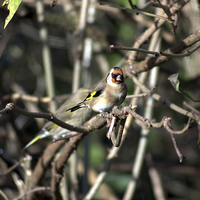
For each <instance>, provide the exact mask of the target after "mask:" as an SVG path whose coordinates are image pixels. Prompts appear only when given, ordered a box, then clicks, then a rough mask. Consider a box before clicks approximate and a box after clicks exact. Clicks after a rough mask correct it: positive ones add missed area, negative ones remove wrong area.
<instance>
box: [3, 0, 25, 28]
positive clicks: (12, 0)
mask: <svg viewBox="0 0 200 200" xmlns="http://www.w3.org/2000/svg"><path fill="white" fill-rule="evenodd" d="M21 1H22V0H5V1H4V2H3V4H2V6H4V5H6V4H8V7H7V9H8V10H9V15H8V17H7V18H6V20H5V25H4V29H5V28H6V26H7V25H8V23H9V22H10V20H11V19H12V18H13V16H14V14H15V12H16V11H17V9H18V7H19V5H20V3H21Z"/></svg>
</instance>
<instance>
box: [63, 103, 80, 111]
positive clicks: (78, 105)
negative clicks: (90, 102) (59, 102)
mask: <svg viewBox="0 0 200 200" xmlns="http://www.w3.org/2000/svg"><path fill="white" fill-rule="evenodd" d="M81 107H82V106H81V105H80V104H77V105H76V106H74V107H72V108H69V109H67V110H66V112H67V111H69V110H70V111H71V112H74V111H75V110H78V109H79V108H81Z"/></svg>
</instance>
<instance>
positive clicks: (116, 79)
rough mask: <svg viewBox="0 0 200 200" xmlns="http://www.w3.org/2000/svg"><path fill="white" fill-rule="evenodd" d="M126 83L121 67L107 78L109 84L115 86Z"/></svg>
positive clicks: (116, 68)
mask: <svg viewBox="0 0 200 200" xmlns="http://www.w3.org/2000/svg"><path fill="white" fill-rule="evenodd" d="M123 82H124V76H123V71H122V69H121V68H120V67H114V68H112V69H111V70H110V72H109V74H108V76H107V83H108V84H110V85H113V86H117V85H120V84H122V83H123Z"/></svg>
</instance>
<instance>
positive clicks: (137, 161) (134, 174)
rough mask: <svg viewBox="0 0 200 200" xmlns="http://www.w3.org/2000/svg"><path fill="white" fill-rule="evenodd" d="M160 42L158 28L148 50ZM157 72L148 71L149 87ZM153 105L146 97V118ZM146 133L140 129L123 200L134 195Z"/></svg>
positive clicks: (155, 80) (152, 84)
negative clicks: (129, 178)
mask: <svg viewBox="0 0 200 200" xmlns="http://www.w3.org/2000/svg"><path fill="white" fill-rule="evenodd" d="M160 42H161V41H160V30H158V31H157V32H156V33H155V34H154V35H153V36H152V39H151V43H150V47H149V50H150V51H159V50H160ZM158 72H159V70H158V67H155V68H153V69H152V70H151V71H150V77H149V87H150V88H152V87H153V86H155V84H156V83H157V78H158ZM153 106H154V101H153V98H152V97H148V99H147V103H146V106H145V111H144V118H148V119H151V118H152V114H153V113H152V112H153ZM148 134H149V130H147V129H142V130H141V137H140V140H139V144H138V148H137V152H136V157H135V160H134V163H133V167H132V180H131V181H130V182H129V184H128V187H127V189H126V192H125V194H124V197H123V200H129V199H132V198H133V196H134V193H135V190H136V186H137V180H138V179H139V176H140V172H141V169H142V165H143V161H144V157H145V152H146V147H147V143H148V138H147V136H148Z"/></svg>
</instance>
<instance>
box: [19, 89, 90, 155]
mask: <svg viewBox="0 0 200 200" xmlns="http://www.w3.org/2000/svg"><path fill="white" fill-rule="evenodd" d="M89 92H91V89H88V88H80V89H79V90H78V91H77V92H75V93H74V94H72V96H71V97H70V98H69V99H67V100H66V101H65V102H64V103H63V104H62V105H61V107H60V108H59V109H58V110H57V111H56V112H55V114H54V115H55V117H57V118H58V119H60V120H62V121H64V122H65V123H67V124H70V125H73V126H82V125H83V124H84V123H85V122H86V121H87V120H88V119H89V118H90V117H91V114H92V112H91V110H90V109H88V108H84V109H81V110H79V111H77V112H74V113H69V112H66V111H65V110H66V107H70V106H74V105H76V104H77V103H78V102H80V101H82V100H83V99H84V98H85V96H86V95H87V94H88V93H89ZM77 134H79V133H74V132H72V131H70V130H67V129H65V128H62V127H60V126H58V125H57V124H54V123H53V122H51V121H48V122H47V123H46V124H45V125H44V126H43V128H42V129H41V131H39V133H38V134H37V135H36V137H35V138H34V139H33V140H31V141H30V142H29V143H28V144H27V145H26V146H25V147H24V148H23V150H22V151H24V150H26V149H27V148H29V147H30V146H31V145H32V144H34V143H35V142H36V141H38V140H39V139H42V138H47V137H49V138H52V139H54V140H59V139H63V138H70V137H73V136H75V135H77Z"/></svg>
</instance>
